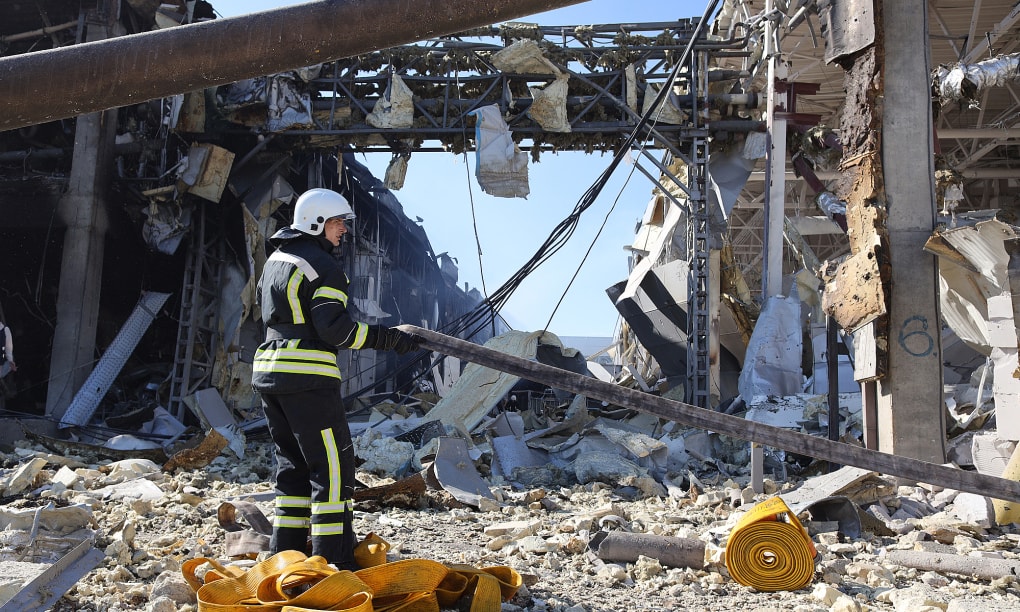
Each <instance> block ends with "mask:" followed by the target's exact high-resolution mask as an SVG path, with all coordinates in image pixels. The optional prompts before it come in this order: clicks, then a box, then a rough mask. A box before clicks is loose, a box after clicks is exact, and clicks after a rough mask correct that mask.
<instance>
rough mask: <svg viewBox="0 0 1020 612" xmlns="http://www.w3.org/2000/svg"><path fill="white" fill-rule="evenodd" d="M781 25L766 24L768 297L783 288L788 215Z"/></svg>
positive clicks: (768, 5)
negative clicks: (777, 44) (780, 87)
mask: <svg viewBox="0 0 1020 612" xmlns="http://www.w3.org/2000/svg"><path fill="white" fill-rule="evenodd" d="M774 8H775V0H766V2H765V12H766V13H769V12H771V11H772V10H773V9H774ZM777 29H778V28H777V26H776V25H775V23H774V22H769V25H768V26H766V28H765V57H766V60H767V61H768V77H767V78H768V85H767V89H766V94H767V96H768V110H767V112H766V116H765V123H766V134H767V137H768V156H767V161H768V178H767V182H766V184H765V193H766V194H767V195H766V197H765V214H766V221H765V270H764V274H763V278H762V281H763V283H764V287H763V289H764V294H765V297H766V298H770V297H774V296H777V295H780V294H782V292H783V220H784V219H785V218H786V119H785V118H783V117H777V116H776V113H783V112H787V111H789V109H788V108H785V106H784V105H783V104H782V103H781V101H780V100H779V99H778V96H779V94H778V93H777V92H776V80H777V79H783V78H785V77H786V64H785V63H783V61H782V58H781V57H780V56H779V53H778V50H777V49H776V48H775V44H774V43H775V34H776V30H777Z"/></svg>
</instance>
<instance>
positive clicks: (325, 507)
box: [262, 381, 358, 570]
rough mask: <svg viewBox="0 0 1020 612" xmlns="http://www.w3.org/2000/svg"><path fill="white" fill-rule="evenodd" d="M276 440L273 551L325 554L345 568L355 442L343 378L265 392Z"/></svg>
mask: <svg viewBox="0 0 1020 612" xmlns="http://www.w3.org/2000/svg"><path fill="white" fill-rule="evenodd" d="M262 405H263V407H264V408H265V412H266V420H267V421H268V424H269V433H270V435H272V437H273V442H274V443H275V444H276V449H275V450H276V464H277V465H276V517H275V519H274V520H273V537H272V544H271V546H272V552H273V553H277V552H280V551H281V550H300V551H302V552H307V542H308V536H309V533H310V534H311V544H312V546H311V553H312V554H313V555H321V556H323V557H325V558H326V560H327V561H329V562H330V563H333V564H335V565H336V566H337V567H339V568H340V569H351V570H356V569H358V567H357V565H356V564H355V562H354V545H355V543H356V538H355V534H354V499H353V498H354V448H353V446H352V445H351V431H350V428H349V427H348V425H347V416H346V414H345V412H344V407H343V400H342V399H341V396H340V383H339V381H337V384H336V385H335V386H331V387H326V388H320V389H312V390H309V391H301V392H298V393H265V392H263V393H262Z"/></svg>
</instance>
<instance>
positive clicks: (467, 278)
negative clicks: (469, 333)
mask: <svg viewBox="0 0 1020 612" xmlns="http://www.w3.org/2000/svg"><path fill="white" fill-rule="evenodd" d="M210 2H211V4H212V5H213V7H214V8H215V9H216V11H217V13H218V14H219V15H220V16H223V17H233V16H237V15H242V14H245V13H251V12H255V11H263V10H268V9H272V8H278V7H282V6H291V5H296V4H301V2H288V1H273V0H244V1H242V0H210ZM706 6H707V1H706V0H673V1H668V0H631V1H629V2H625V1H621V0H589V1H588V2H582V3H580V4H576V5H573V6H569V7H566V8H561V9H556V10H552V11H547V12H544V13H538V14H536V15H532V16H527V17H522V18H520V19H519V20H522V21H529V22H534V23H538V24H540V25H587V24H597V23H635V22H637V23H640V22H652V21H672V20H675V19H682V18H688V17H699V16H701V14H702V13H703V12H704V10H705V7H706ZM611 159H612V157H611V155H610V154H608V153H607V154H605V155H602V154H599V153H595V154H593V155H585V154H584V153H576V152H564V153H559V154H552V153H543V154H542V155H541V159H540V161H539V163H537V164H536V163H531V165H530V167H529V170H528V182H529V187H530V190H531V193H530V195H529V196H528V198H527V199H521V198H496V197H492V196H489V195H486V194H484V193H482V190H481V188H480V187H479V186H478V183H477V182H476V181H475V178H474V166H475V159H474V154H473V153H469V154H468V155H467V156H464V155H454V154H453V153H415V154H413V155H412V156H411V159H410V162H409V164H408V170H407V175H406V178H405V181H404V186H403V188H402V189H401V190H399V191H396V192H394V193H395V195H396V196H397V198H398V199H399V200H400V203H401V205H403V207H404V212H405V213H406V214H407V216H408V217H410V218H412V219H414V218H415V217H421V218H422V219H423V220H424V221H423V223H422V226H423V227H424V228H425V231H426V232H427V233H428V236H429V240H430V242H431V243H432V247H433V249H435V252H436V253H443V252H447V253H449V255H450V256H451V257H453V258H455V259H456V260H457V262H458V267H459V271H460V285H461V286H462V287H463V286H464V284H465V283H467V284H468V285H470V286H471V287H476V288H478V289H479V290H480V291H481V290H482V288H483V275H484V288H485V289H487V291H488V292H492V291H494V290H495V289H497V288H499V287H500V286H501V285H502V284H503V283H504V282H505V281H506V280H507V279H508V278H510V277H511V276H512V275H513V274H514V273H515V272H516V271H517V270H518V269H519V268H520V267H521V266H522V265H523V264H524V263H525V262H527V261H528V260H529V259H530V258H531V256H532V255H533V254H534V253H535V251H536V250H537V249H538V247H539V246H540V245H541V244H542V243H543V242H544V241H545V240H546V238H548V236H549V234H550V232H552V230H553V228H554V227H555V226H556V225H557V224H558V223H559V222H560V221H562V220H563V219H564V218H565V217H567V216H568V215H569V214H570V212H571V211H572V210H573V208H574V206H575V205H576V204H577V202H578V200H579V199H580V198H581V196H582V195H583V194H584V193H585V191H587V190H588V188H589V187H590V186H591V185H592V183H593V182H594V181H595V179H596V178H597V177H598V176H599V175H600V174H601V173H602V172H603V170H605V168H606V166H607V165H608V164H609V162H610V161H611ZM360 160H361V161H362V163H364V164H365V165H366V166H368V167H369V168H370V169H371V170H372V172H373V173H374V174H375V175H376V176H378V177H379V178H380V179H381V178H382V177H383V176H384V174H385V171H386V167H387V165H388V164H389V161H390V154H389V153H370V154H365V155H362V156H360ZM465 164H467V166H466V165H465ZM651 192H652V183H651V182H650V181H649V180H648V178H646V177H645V176H644V175H643V174H642V173H641V172H639V171H635V170H634V169H633V166H631V165H628V164H626V163H624V164H621V165H620V166H619V167H618V168H617V169H616V171H615V173H614V174H613V177H612V179H611V180H610V182H609V184H608V185H607V186H606V187H605V189H603V191H602V193H601V195H600V196H599V197H598V199H597V200H596V202H595V204H594V205H593V206H592V207H591V208H589V209H588V210H587V211H586V212H585V213H584V215H583V216H582V218H581V221H580V223H579V224H578V227H577V230H576V231H575V232H574V235H573V237H572V238H571V240H570V242H568V243H567V244H566V245H565V246H564V247H563V248H562V249H561V250H560V251H559V252H558V253H556V255H555V256H553V257H552V258H551V259H550V260H549V261H547V262H546V263H544V264H543V265H542V266H541V267H539V268H538V269H537V270H536V271H535V272H534V273H533V274H532V275H531V276H529V277H528V278H527V279H526V280H525V281H524V282H523V283H522V284H521V286H520V287H519V288H518V289H517V291H516V293H515V294H514V296H513V297H512V298H511V299H510V300H509V302H508V303H507V305H506V306H505V307H504V309H503V311H502V314H503V316H504V318H505V319H506V320H507V322H508V323H509V324H510V326H511V327H513V328H514V329H520V330H525V331H533V330H538V329H543V328H546V327H547V324H548V329H549V330H550V331H552V332H553V333H555V334H557V335H560V336H611V335H613V332H614V329H615V326H616V324H617V311H616V309H615V308H614V307H613V304H612V302H611V301H610V300H609V298H608V297H607V296H606V293H605V290H606V288H607V287H609V286H610V285H613V284H616V283H618V282H620V281H622V280H624V279H626V277H627V252H626V251H625V249H624V247H625V246H626V245H629V244H630V243H631V242H632V240H633V238H634V230H635V227H636V224H637V222H638V221H639V220H640V218H641V215H642V214H643V213H644V210H645V206H646V204H647V203H648V200H649V198H650V197H651ZM617 200H618V201H617ZM614 201H617V202H616V206H615V209H613V210H612V213H610V209H611V208H613V204H614ZM472 202H473V206H474V216H475V218H476V221H477V232H478V242H480V244H481V255H480V256H479V254H478V250H479V249H478V245H477V243H476V240H475V227H474V224H473V223H472ZM607 215H609V218H608V222H607V224H606V229H605V230H603V232H602V234H601V236H600V237H599V238H598V241H597V242H596V243H595V247H594V248H593V249H592V252H591V254H590V255H589V256H588V258H587V260H586V261H585V262H584V265H583V266H582V267H581V269H580V272H578V267H579V266H581V262H582V259H584V256H585V252H586V251H588V249H589V247H590V245H591V244H592V241H593V240H595V236H596V233H597V232H598V229H599V226H601V225H602V223H603V220H604V219H606V216H607ZM575 273H577V278H576V280H574V282H573V284H572V285H571V287H570V289H569V291H568V292H567V293H566V296H565V297H564V291H566V290H567V285H568V284H569V283H570V279H571V277H573V276H574V274H575ZM561 297H562V298H563V300H562V304H561V305H560V306H559V307H558V309H556V304H557V302H559V301H560V299H561ZM554 309H556V314H555V317H554V318H552V321H551V323H549V321H550V317H551V316H552V315H553V311H554Z"/></svg>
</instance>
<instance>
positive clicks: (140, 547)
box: [0, 414, 1020, 612]
mask: <svg viewBox="0 0 1020 612" xmlns="http://www.w3.org/2000/svg"><path fill="white" fill-rule="evenodd" d="M514 416H517V417H520V416H521V415H519V414H515V415H514ZM632 416H634V417H635V418H638V419H644V418H646V417H645V416H643V415H632ZM528 418H530V417H528ZM506 420H510V419H506ZM593 423H594V424H593ZM611 424H615V425H614V427H612V428H611V427H610V425H611ZM490 425H491V424H490ZM625 425H626V423H625V422H622V421H621V422H611V419H603V420H602V421H601V422H595V421H593V422H592V423H588V424H587V425H586V426H585V427H584V428H582V430H581V431H586V432H589V435H592V436H595V437H599V438H602V437H604V438H612V439H615V440H616V441H617V442H619V443H623V442H624V441H625V439H626V436H620V435H617V433H616V432H618V431H621V430H622V429H621V428H624V426H625ZM428 429H430V428H425V430H428ZM431 429H432V430H435V428H434V427H432V428H431ZM600 430H601V432H602V433H599V432H600ZM646 431H652V429H647V430H646ZM687 433H691V432H687ZM511 435H512V434H511ZM692 435H693V434H692ZM696 435H698V436H699V437H702V443H701V448H702V451H701V452H711V453H717V454H718V453H720V452H722V451H723V450H724V449H725V447H726V445H727V444H729V445H730V446H732V447H736V446H738V445H737V444H735V443H730V442H725V443H724V444H722V445H721V446H720V445H719V444H718V440H712V438H711V437H710V438H709V439H708V440H707V442H708V443H705V440H704V438H703V436H705V434H704V433H703V432H698V433H697V434H696ZM574 436H576V437H578V438H580V437H583V436H582V435H579V434H571V435H570V436H566V437H567V439H569V438H571V437H574ZM406 437H407V436H405V438H406ZM426 437H427V436H420V437H419V438H418V439H417V440H415V441H405V442H403V443H404V444H406V445H407V447H410V448H405V451H406V458H405V459H404V460H401V461H394V462H391V463H390V464H388V465H387V466H385V468H383V469H385V470H397V471H400V470H403V471H404V473H403V474H400V475H399V476H398V475H396V472H394V473H391V474H389V475H386V476H381V475H380V474H379V473H372V472H368V471H361V472H359V479H360V480H361V481H362V482H364V483H368V484H370V485H372V486H371V487H369V488H366V489H361V490H360V491H359V498H360V500H362V501H359V503H358V512H357V518H356V523H355V526H356V528H357V531H358V533H359V535H360V536H362V537H364V536H366V535H367V534H369V533H374V534H376V536H378V537H381V538H382V539H383V540H385V541H386V542H387V543H388V544H389V553H388V559H389V560H391V561H392V560H397V559H407V558H426V559H433V560H436V561H440V562H443V563H466V564H470V565H474V566H477V567H484V566H493V565H507V566H510V567H513V568H514V569H516V570H517V571H518V572H520V573H521V574H522V576H523V577H524V579H525V587H523V588H521V589H520V590H519V592H518V593H517V595H516V596H515V597H514V599H513V600H512V601H510V602H507V603H504V604H503V610H505V611H514V610H547V611H559V612H568V611H569V612H581V611H586V612H594V611H607V612H608V611H611V610H612V611H616V610H628V609H635V610H637V609H645V610H654V609H674V608H689V607H694V606H700V607H704V608H706V609H714V610H718V609H738V608H740V609H747V610H800V611H808V610H811V611H814V610H838V611H855V610H897V611H907V610H910V611H915V610H933V611H934V610H949V611H952V610H964V609H981V610H1013V609H1018V608H1020V586H1018V584H1017V577H1016V576H1017V574H1018V573H1020V547H1018V544H1020V529H1018V528H1017V525H1015V524H1013V525H1006V526H997V525H996V524H995V515H994V511H993V509H992V506H991V503H990V501H989V500H988V499H986V498H982V497H980V496H976V495H972V494H968V493H957V492H955V491H950V490H942V489H938V488H932V487H926V486H917V485H906V484H900V485H897V483H894V482H893V481H891V480H888V479H885V478H881V477H879V476H878V475H876V474H874V473H871V472H866V471H864V470H858V469H856V468H850V467H845V468H842V469H840V470H836V471H834V472H831V473H821V472H823V470H821V469H819V468H821V467H822V466H824V464H821V465H818V464H813V465H811V466H809V469H808V470H805V471H803V472H801V473H800V474H799V475H796V474H793V475H790V478H789V481H788V482H786V483H785V484H782V485H779V484H777V483H776V482H775V481H774V480H773V479H766V480H765V482H764V491H763V492H762V493H760V494H759V493H755V492H754V490H753V489H752V487H751V486H750V479H749V476H748V475H747V473H746V469H744V470H743V472H744V473H743V474H741V473H740V472H741V471H742V470H740V469H739V468H736V467H734V466H733V464H731V463H729V462H728V461H724V460H721V459H715V460H712V461H708V459H711V457H704V459H706V461H700V460H698V459H695V458H693V457H691V458H690V459H689V460H688V462H687V463H686V467H685V468H682V469H683V471H679V470H680V469H681V467H680V465H679V464H676V463H674V464H672V466H671V468H670V469H666V470H663V471H661V474H662V475H658V474H660V471H658V470H656V469H655V467H654V464H653V463H648V466H650V467H642V466H641V465H640V462H641V460H642V458H641V457H635V458H634V460H633V461H630V460H627V461H629V463H630V466H632V467H629V468H628V469H622V468H621V465H622V464H621V462H620V461H619V460H623V459H624V458H623V456H622V455H621V454H620V453H615V456H616V458H617V459H618V460H617V461H610V457H612V456H614V453H611V452H608V451H607V450H603V451H601V452H599V451H596V450H590V449H589V450H586V451H585V452H583V453H580V455H579V456H578V457H575V458H573V459H572V460H571V463H573V464H574V467H573V469H566V468H564V469H553V466H551V465H550V466H546V469H545V470H544V471H543V472H542V473H541V474H540V475H536V472H538V471H539V470H537V469H532V470H531V472H530V473H529V474H527V475H523V474H522V472H521V471H520V470H517V471H516V472H515V473H516V474H517V476H518V477H520V479H531V480H532V481H534V482H540V484H539V485H536V486H525V487H521V486H519V485H515V484H513V483H512V482H511V480H512V479H513V476H511V475H510V474H501V473H500V470H499V468H498V467H496V466H494V465H493V461H494V460H493V454H492V452H491V449H489V448H487V447H486V446H485V439H484V438H478V439H476V440H473V441H469V440H467V439H464V438H461V437H457V436H439V437H437V438H432V439H431V440H426V439H425V438H426ZM489 437H490V439H491V438H492V436H491V434H490V436H489ZM359 438H360V439H359V442H358V445H359V450H365V451H368V450H370V449H371V448H372V447H373V446H379V447H381V448H385V449H388V450H386V451H385V452H388V453H392V452H393V449H394V448H398V447H399V446H400V442H399V441H397V442H394V441H392V440H391V439H387V438H385V437H380V436H379V434H378V433H376V434H369V432H363V433H362V434H361V436H359ZM411 438H414V436H411ZM645 438H648V436H643V437H642V436H637V439H638V440H639V441H643V442H645V443H647V442H648V440H646V439H645ZM649 439H652V440H654V439H653V438H649ZM681 439H682V438H681ZM383 440H387V441H386V442H385V444H383V443H381V442H382V441H383ZM416 442H417V445H420V446H421V447H422V448H426V449H427V448H438V449H439V450H438V454H437V456H436V457H435V460H434V461H433V459H432V458H431V457H430V455H429V454H426V455H424V456H422V455H420V451H421V448H418V449H415V448H414V447H415V446H416ZM692 442H694V441H693V440H692ZM713 442H715V443H714V444H713ZM603 444H604V443H603ZM652 446H654V445H652ZM691 446H692V447H694V446H697V444H692V445H691ZM451 448H452V449H453V450H454V451H455V452H456V453H466V454H467V455H466V456H469V457H470V458H469V459H467V460H464V458H463V457H461V459H460V460H459V462H454V463H453V464H452V465H453V466H454V469H455V470H459V471H455V472H454V474H453V476H451V474H450V472H449V470H448V468H447V467H442V466H441V465H440V464H441V463H442V462H443V459H444V457H447V456H448V455H449V453H450V452H451V451H450V450H449V449H451ZM630 448H632V449H635V448H638V447H636V446H634V445H633V444H630ZM639 454H640V453H639ZM650 454H654V453H650ZM671 454H674V453H671ZM647 456H648V455H646V457H645V458H647ZM2 457H3V465H4V470H3V471H2V473H0V494H2V501H3V505H2V506H0V521H2V523H3V532H2V549H0V570H3V571H2V572H0V575H3V576H4V577H5V578H4V579H3V582H2V584H0V597H3V598H4V600H5V601H6V600H8V599H10V598H12V597H15V596H18V595H19V592H20V595H22V596H24V595H25V594H26V592H27V591H30V590H31V586H30V585H31V584H32V583H31V580H32V579H33V578H35V577H36V576H39V575H44V572H45V571H46V570H47V569H49V568H52V567H54V564H55V563H57V562H58V560H59V559H60V558H61V557H62V556H63V555H65V554H68V553H67V551H69V550H72V549H75V547H76V546H79V547H80V546H81V544H82V543H83V542H84V543H85V546H86V547H87V548H88V547H91V548H92V549H93V550H95V551H98V552H99V553H101V554H99V555H98V556H97V558H96V562H95V564H94V567H90V568H86V569H85V570H83V572H82V573H83V575H82V576H81V577H80V579H76V580H74V581H71V582H70V583H69V584H68V588H67V589H66V592H65V593H64V595H63V597H62V598H61V599H60V600H59V602H57V604H56V605H55V607H54V608H53V609H55V610H95V611H98V610H110V611H116V610H146V611H151V612H163V611H169V610H185V611H186V610H196V609H197V605H196V599H195V594H194V592H193V591H192V590H191V588H190V587H189V586H188V585H187V583H186V582H185V580H184V578H183V577H182V574H181V565H182V563H183V562H184V561H186V560H188V559H191V558H194V557H210V558H217V559H222V560H223V561H224V562H231V563H237V564H242V565H244V564H251V563H253V561H252V560H251V559H250V558H249V559H239V558H235V559H230V558H229V557H228V556H227V555H226V548H225V545H226V532H225V530H224V529H223V527H222V526H221V525H220V523H219V522H218V520H217V516H218V509H219V508H220V507H221V505H222V504H223V503H224V502H227V501H231V500H233V501H241V500H243V501H248V502H252V503H254V504H255V505H256V506H258V507H259V508H260V509H261V511H262V512H263V513H265V514H266V515H267V516H270V517H271V516H272V509H273V495H272V490H271V484H270V483H271V473H270V470H271V469H272V466H273V460H272V450H271V446H270V444H269V443H268V442H264V441H254V440H249V441H248V442H247V444H246V447H245V449H244V453H243V458H238V457H237V456H236V455H235V454H234V453H232V452H231V451H229V450H225V451H224V453H223V454H221V455H220V456H218V457H216V458H215V459H213V460H212V461H211V463H209V464H208V465H207V466H205V467H202V468H197V469H186V468H177V469H174V470H164V469H163V467H162V466H160V465H159V464H157V463H154V462H152V461H150V460H148V459H122V460H112V459H110V458H109V457H108V456H103V455H102V454H99V455H96V456H86V455H81V456H75V455H73V454H69V453H65V454H54V453H53V452H51V451H50V450H49V449H47V448H45V447H43V446H42V445H38V444H36V445H32V444H30V443H28V442H22V443H21V444H20V445H19V446H18V447H17V448H15V449H13V450H12V451H11V452H7V453H4V454H3V455H2ZM415 457H418V458H417V459H415ZM360 459H365V460H366V463H365V464H364V465H363V466H362V467H366V466H369V467H371V466H372V464H371V463H369V462H368V460H367V458H365V457H360ZM422 462H423V463H424V466H423V467H422V468H421V469H422V470H423V471H424V472H425V475H424V476H422V474H421V472H417V471H415V470H417V469H418V468H416V467H414V466H416V465H418V464H421V463H422ZM496 462H497V463H498V461H496ZM376 465H377V467H376V468H375V469H376V471H377V472H381V471H383V469H381V468H380V467H378V464H376ZM787 465H793V464H791V463H787ZM394 466H396V467H394ZM582 466H584V467H582ZM812 470H813V471H814V472H817V473H814V475H812ZM482 474H485V476H482ZM586 474H588V475H586ZM437 475H438V476H439V477H441V478H439V479H436V478H434V476H437ZM466 475H467V476H470V477H471V480H470V482H474V483H478V482H481V483H483V485H484V487H485V488H484V490H473V491H466V490H465V489H463V487H464V486H465V484H464V483H465V478H466ZM653 475H654V476H653ZM413 478H423V480H424V481H425V482H426V483H427V484H426V485H425V486H423V487H422V488H418V489H413V488H405V489H404V494H403V495H402V496H390V497H387V496H386V495H373V494H372V492H377V491H385V490H386V488H387V487H392V486H394V485H398V484H400V483H402V482H405V481H407V480H408V479H413ZM480 486H481V485H480ZM458 487H460V488H458ZM468 493H470V495H469V494H468ZM777 494H778V495H780V496H782V497H783V498H784V500H785V501H786V502H787V503H788V504H789V507H790V508H791V509H792V510H793V511H795V512H796V513H797V514H798V515H799V516H800V517H801V519H802V522H803V524H804V527H805V528H806V529H807V530H808V533H809V534H810V536H811V540H812V542H813V543H814V546H815V548H816V549H817V552H818V556H817V558H816V559H815V572H814V577H813V579H812V580H811V582H810V583H809V584H808V585H807V587H805V588H803V589H799V590H796V591H780V592H775V593H768V592H761V591H757V590H755V589H753V588H749V587H745V586H741V585H740V584H737V583H736V582H735V581H734V580H733V579H732V577H731V576H730V575H729V574H728V572H727V571H726V565H725V563H724V560H725V545H726V542H727V539H728V537H729V535H730V531H731V530H732V529H733V527H734V525H735V524H736V522H737V520H738V519H739V518H740V517H741V516H743V515H744V514H745V513H746V512H747V511H748V510H749V509H750V508H751V507H753V506H754V505H755V504H757V503H759V502H762V501H765V500H768V499H771V498H772V497H774V496H775V495H777ZM463 500H467V501H463ZM847 509H849V510H850V512H847ZM607 536H612V537H615V538H618V541H617V544H618V545H617V546H615V547H614V549H615V550H614V551H613V552H607V549H606V546H604V544H605V542H606V541H608V538H607ZM600 541H602V542H603V545H599V544H598V542H600ZM621 542H622V544H621ZM671 547H672V548H671ZM75 550H79V549H75ZM621 551H622V554H621ZM669 551H672V552H669ZM646 553H647V554H646ZM655 553H658V554H655ZM251 557H254V555H251ZM944 567H953V568H958V570H957V571H960V572H963V573H952V572H947V571H944V570H942V568H944ZM960 568H962V569H960ZM67 571H70V570H67ZM85 572H87V573H85ZM56 582H57V583H59V581H56Z"/></svg>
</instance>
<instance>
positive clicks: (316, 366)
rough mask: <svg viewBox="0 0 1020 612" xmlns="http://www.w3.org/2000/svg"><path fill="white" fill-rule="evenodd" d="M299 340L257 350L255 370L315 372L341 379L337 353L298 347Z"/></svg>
mask: <svg viewBox="0 0 1020 612" xmlns="http://www.w3.org/2000/svg"><path fill="white" fill-rule="evenodd" d="M298 342H299V341H298V340H290V341H288V342H287V345H286V346H281V347H278V348H273V349H259V350H256V351H255V360H254V363H253V364H252V366H253V369H254V371H255V372H283V373H288V374H313V375H316V376H329V377H332V378H336V379H337V380H340V368H338V367H337V365H336V354H335V353H331V352H329V351H319V350H314V349H302V348H297V346H298Z"/></svg>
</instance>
